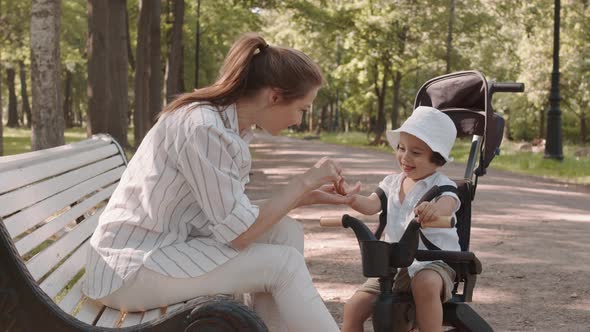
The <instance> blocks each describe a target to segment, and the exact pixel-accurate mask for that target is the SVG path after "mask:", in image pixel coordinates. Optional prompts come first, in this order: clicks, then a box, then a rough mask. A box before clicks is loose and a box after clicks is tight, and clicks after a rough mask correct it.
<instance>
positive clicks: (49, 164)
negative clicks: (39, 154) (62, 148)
mask: <svg viewBox="0 0 590 332" xmlns="http://www.w3.org/2000/svg"><path fill="white" fill-rule="evenodd" d="M117 153H119V150H118V149H117V147H116V146H115V145H112V144H111V145H107V146H101V147H98V148H96V149H92V150H89V151H86V152H83V153H80V154H75V155H71V156H66V157H64V158H60V159H51V160H45V161H44V162H41V163H36V164H27V165H21V167H18V168H14V169H8V170H4V171H2V173H0V183H2V187H1V188H2V189H0V190H2V192H7V191H10V190H14V189H16V188H20V187H23V186H26V185H28V184H31V183H34V182H37V181H39V180H42V179H45V178H47V177H50V176H54V175H58V174H61V173H64V172H67V171H70V170H72V169H76V168H78V167H82V166H84V165H87V164H90V163H93V162H96V161H97V160H102V159H105V158H108V157H110V156H113V155H116V154H117Z"/></svg>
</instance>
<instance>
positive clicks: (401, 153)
mask: <svg viewBox="0 0 590 332" xmlns="http://www.w3.org/2000/svg"><path fill="white" fill-rule="evenodd" d="M432 154H433V152H432V149H430V147H429V146H428V145H427V144H426V143H424V142H423V141H422V140H421V139H419V138H417V137H416V136H414V135H411V134H408V133H405V132H401V133H400V138H399V144H398V147H397V151H396V153H395V156H396V159H397V161H398V163H399V165H400V168H401V170H402V172H404V173H405V174H406V176H407V177H408V178H410V179H412V180H414V181H418V180H421V179H424V178H426V177H428V176H430V175H432V174H433V173H434V172H435V171H436V169H437V168H438V167H439V166H438V165H436V164H435V163H434V162H433V161H432Z"/></svg>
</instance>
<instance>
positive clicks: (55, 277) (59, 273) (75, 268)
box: [39, 241, 88, 299]
mask: <svg viewBox="0 0 590 332" xmlns="http://www.w3.org/2000/svg"><path fill="white" fill-rule="evenodd" d="M86 250H88V241H85V242H84V244H82V246H81V247H80V248H79V249H78V250H76V251H75V252H74V253H73V254H72V256H70V257H68V259H66V261H65V262H64V263H63V264H61V265H60V266H59V267H58V268H57V269H56V270H55V271H53V272H52V273H51V274H50V275H49V276H48V277H47V278H46V279H45V280H43V282H42V283H41V284H40V285H39V286H41V289H42V290H43V291H44V292H45V293H47V295H49V297H51V298H52V299H55V297H56V296H57V294H59V292H60V291H61V290H62V289H64V287H65V286H66V285H67V284H68V283H70V281H72V279H74V277H75V276H76V274H78V272H80V271H81V270H82V269H83V266H84V264H85V262H86Z"/></svg>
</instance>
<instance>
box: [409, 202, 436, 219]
mask: <svg viewBox="0 0 590 332" xmlns="http://www.w3.org/2000/svg"><path fill="white" fill-rule="evenodd" d="M414 213H415V214H416V221H417V222H419V223H421V224H428V223H429V222H433V221H435V220H436V218H437V217H438V216H439V215H440V212H439V211H438V209H437V206H436V205H435V204H434V203H432V202H422V203H420V204H418V206H416V207H415V208H414Z"/></svg>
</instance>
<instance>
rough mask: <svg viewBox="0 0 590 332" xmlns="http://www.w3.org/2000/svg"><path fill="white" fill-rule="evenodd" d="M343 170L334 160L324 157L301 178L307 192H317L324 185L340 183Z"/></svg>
mask: <svg viewBox="0 0 590 332" xmlns="http://www.w3.org/2000/svg"><path fill="white" fill-rule="evenodd" d="M340 173H342V168H340V165H338V163H336V162H335V161H334V160H332V159H330V158H328V157H323V158H322V159H320V160H319V161H318V162H317V163H316V164H315V165H313V167H311V168H310V169H308V170H307V171H306V172H305V173H303V174H302V175H301V176H300V179H301V181H302V183H303V186H304V188H305V191H306V192H309V191H312V190H316V189H318V188H319V187H320V186H322V185H324V184H328V183H330V184H333V183H339V182H340V181H341V178H342V176H341V175H340Z"/></svg>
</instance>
